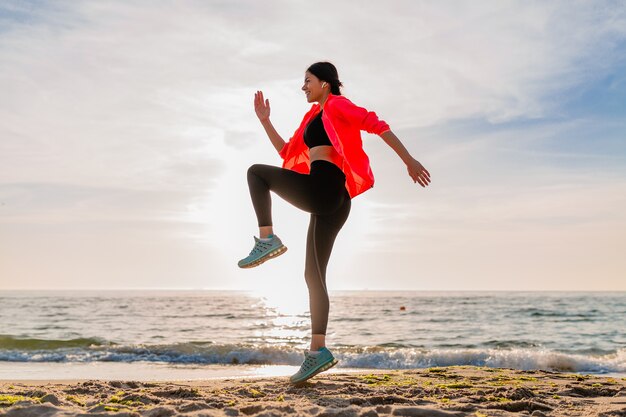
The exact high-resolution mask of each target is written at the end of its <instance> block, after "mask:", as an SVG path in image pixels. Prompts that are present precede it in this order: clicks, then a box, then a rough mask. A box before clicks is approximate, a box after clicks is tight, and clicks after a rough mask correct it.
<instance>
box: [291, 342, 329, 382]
mask: <svg viewBox="0 0 626 417" xmlns="http://www.w3.org/2000/svg"><path fill="white" fill-rule="evenodd" d="M318 352H319V353H318V354H317V355H312V354H311V353H310V352H309V350H308V349H306V350H305V351H304V362H303V363H302V365H301V366H300V370H299V371H298V372H296V373H295V374H293V375H292V376H291V377H290V378H289V381H290V382H291V383H292V384H296V385H297V384H301V383H303V382H304V381H306V380H307V379H310V378H313V377H314V376H315V375H317V374H319V373H320V372H323V371H326V370H328V369H330V368H332V367H333V366H335V365H336V364H337V362H339V361H338V360H337V359H335V358H334V357H333V354H332V353H330V350H328V349H326V348H325V347H323V348H321V349H320V350H318Z"/></svg>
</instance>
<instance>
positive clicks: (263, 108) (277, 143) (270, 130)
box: [254, 91, 285, 152]
mask: <svg viewBox="0 0 626 417" xmlns="http://www.w3.org/2000/svg"><path fill="white" fill-rule="evenodd" d="M254 111H255V112H256V115H257V117H258V118H259V120H260V121H261V124H262V125H263V128H264V129H265V132H266V133H267V136H268V137H269V138H270V140H271V141H272V145H274V148H276V151H277V152H280V151H281V149H283V146H285V141H284V140H283V138H281V137H280V135H279V134H278V132H277V131H276V129H275V128H274V125H272V122H270V101H269V99H266V100H265V101H263V92H262V91H257V92H256V93H255V94H254Z"/></svg>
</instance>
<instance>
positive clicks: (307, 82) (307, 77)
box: [302, 71, 330, 103]
mask: <svg viewBox="0 0 626 417" xmlns="http://www.w3.org/2000/svg"><path fill="white" fill-rule="evenodd" d="M322 83H324V81H321V80H320V79H319V78H317V77H316V76H315V75H313V74H311V73H310V72H309V71H307V72H305V73H304V85H303V86H302V91H304V93H305V94H306V101H308V102H309V103H312V102H314V101H320V100H322V98H323V97H324V94H325V92H326V90H328V89H329V88H330V85H329V84H328V83H326V84H325V87H323V88H322Z"/></svg>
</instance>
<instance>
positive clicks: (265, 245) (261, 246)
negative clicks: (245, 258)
mask: <svg viewBox="0 0 626 417" xmlns="http://www.w3.org/2000/svg"><path fill="white" fill-rule="evenodd" d="M271 247H272V242H271V241H270V242H263V241H262V240H257V242H256V244H255V245H254V247H253V248H252V251H250V255H253V254H255V253H256V252H259V253H261V252H264V251H266V250H268V249H269V248H271Z"/></svg>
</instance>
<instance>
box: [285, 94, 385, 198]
mask: <svg viewBox="0 0 626 417" xmlns="http://www.w3.org/2000/svg"><path fill="white" fill-rule="evenodd" d="M319 112H320V105H319V103H315V104H313V106H312V107H311V109H310V110H309V111H308V112H307V113H306V114H305V115H304V118H303V119H302V122H301V123H300V126H299V127H298V129H296V131H295V133H294V134H293V136H292V137H291V138H290V139H289V140H288V141H287V143H285V146H283V148H282V149H281V150H280V152H279V153H278V154H279V155H280V156H281V158H283V168H286V169H291V170H293V171H296V172H299V173H301V174H308V173H309V172H310V170H311V162H310V160H309V148H308V147H307V146H306V144H305V143H304V128H305V127H306V125H307V123H308V122H309V121H310V120H311V119H312V118H314V117H315V115H317V114H318V113H319ZM322 123H323V124H324V129H325V130H326V134H327V135H328V138H329V139H330V142H331V143H332V145H333V147H334V148H335V149H336V150H337V152H338V153H339V155H341V157H342V158H343V166H342V167H341V170H342V171H343V172H344V174H346V188H347V190H348V193H349V194H350V198H354V197H356V196H357V195H359V194H361V193H362V192H364V191H367V190H369V189H370V188H372V187H373V186H374V174H373V173H372V169H371V168H370V164H369V158H368V157H367V154H366V153H365V151H364V150H363V143H362V139H361V130H365V131H366V132H369V133H373V134H376V135H380V134H382V133H384V132H386V131H388V130H390V129H389V125H388V124H387V123H386V122H385V121H383V120H379V119H378V116H377V115H376V113H374V112H371V111H368V110H367V109H364V108H363V107H359V106H357V105H355V104H354V103H352V102H351V101H350V100H348V99H347V98H346V97H344V96H337V95H334V94H332V93H331V94H329V95H328V99H327V100H326V103H325V104H324V113H323V114H322Z"/></svg>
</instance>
